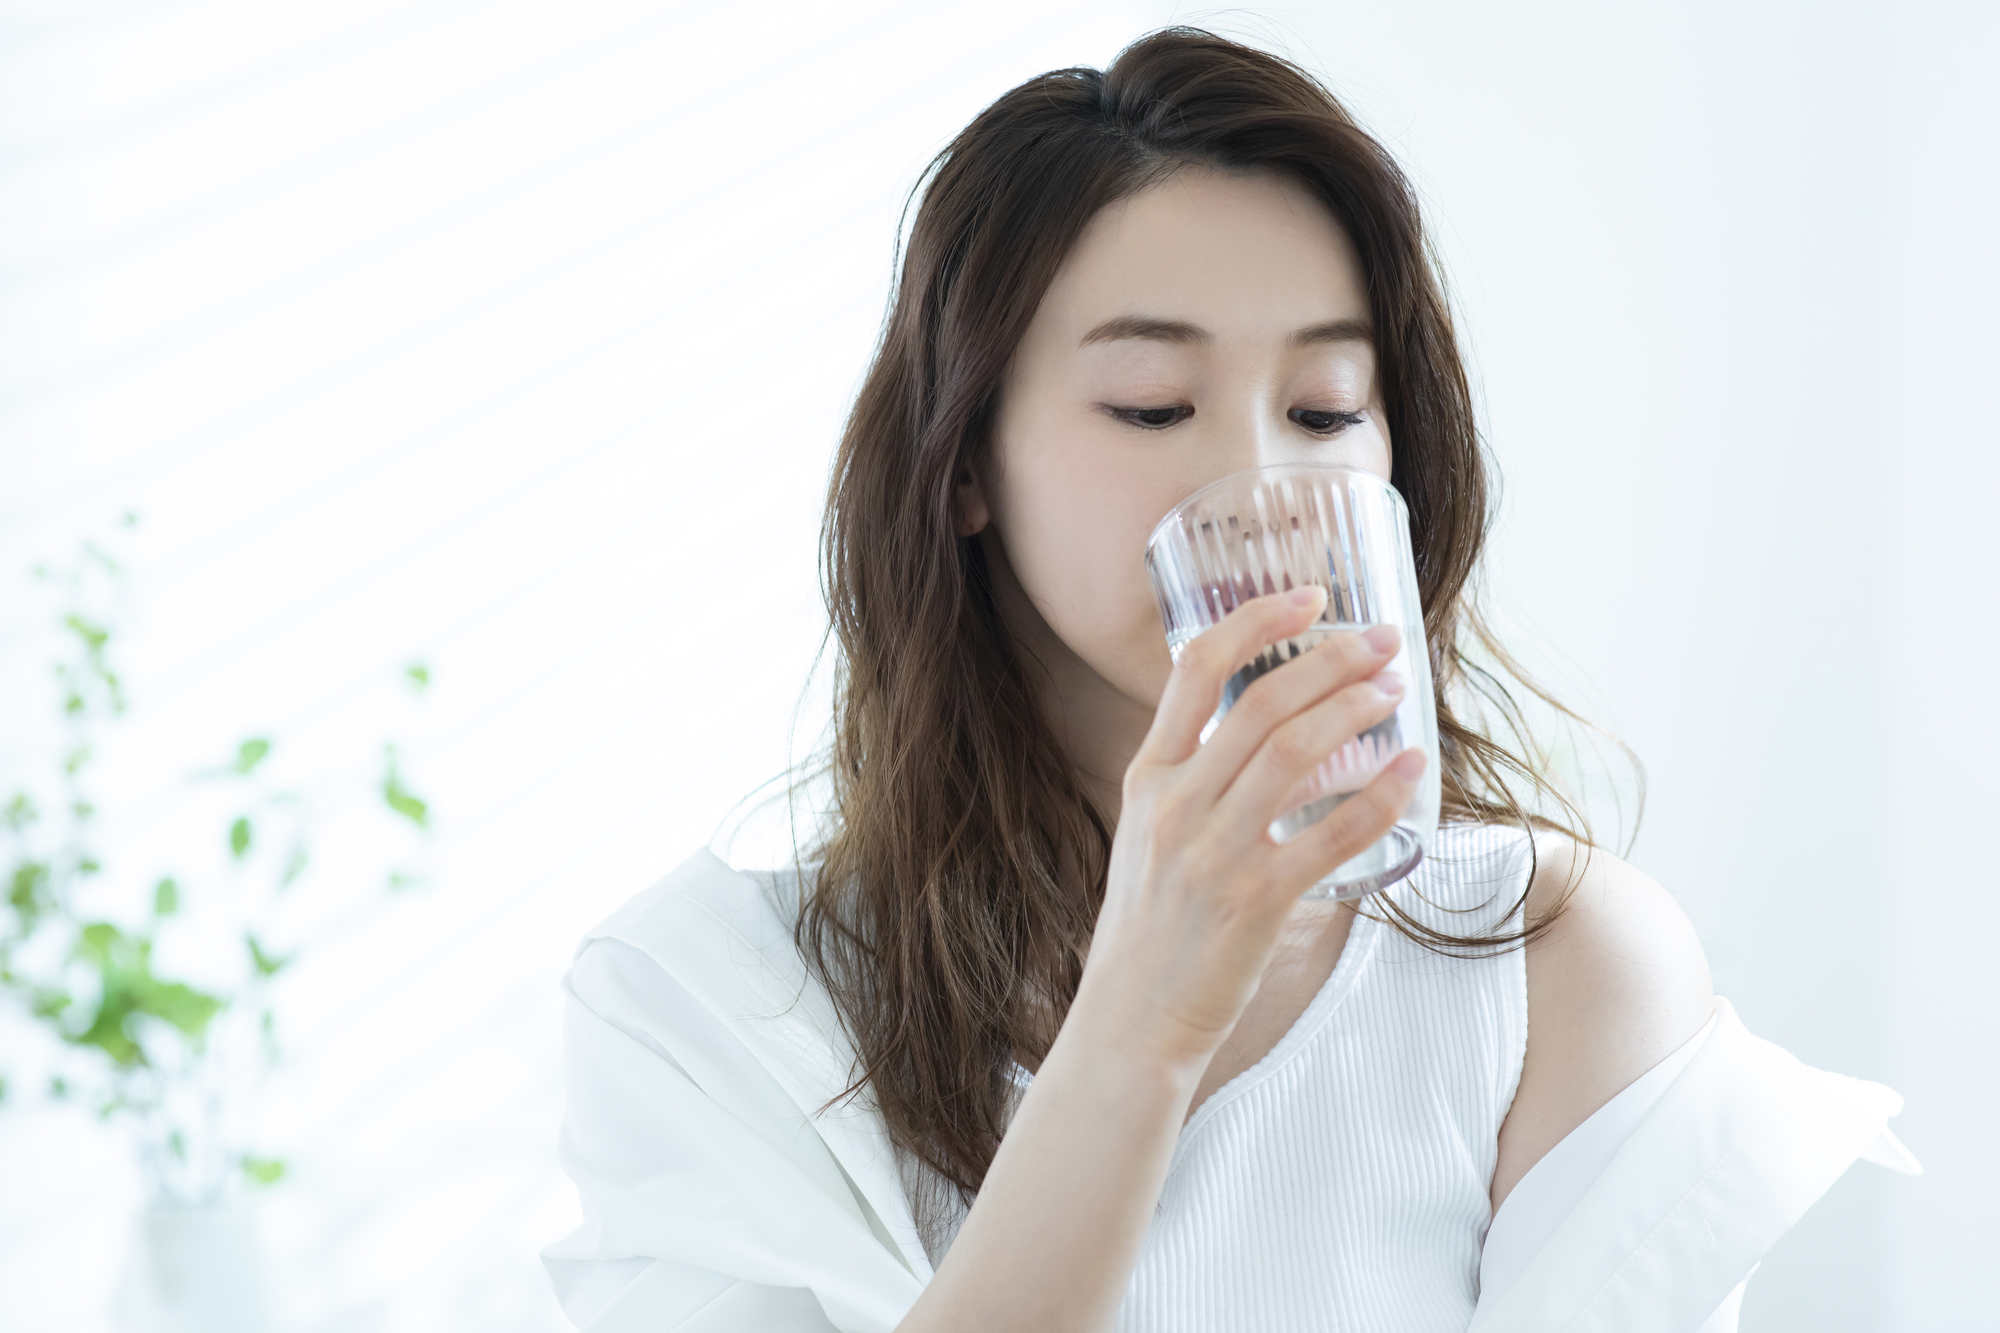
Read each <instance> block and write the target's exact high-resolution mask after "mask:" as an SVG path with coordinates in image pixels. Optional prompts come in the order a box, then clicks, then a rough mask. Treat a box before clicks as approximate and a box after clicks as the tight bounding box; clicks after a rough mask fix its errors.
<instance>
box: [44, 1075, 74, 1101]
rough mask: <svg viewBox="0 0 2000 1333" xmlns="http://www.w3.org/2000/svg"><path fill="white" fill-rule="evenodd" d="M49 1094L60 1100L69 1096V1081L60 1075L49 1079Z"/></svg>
mask: <svg viewBox="0 0 2000 1333" xmlns="http://www.w3.org/2000/svg"><path fill="white" fill-rule="evenodd" d="M49 1096H51V1097H53V1098H55V1099H56V1100H57V1101H62V1100H63V1099H64V1098H66V1097H68V1096H69V1083H68V1081H67V1080H65V1079H64V1078H63V1077H62V1076H61V1075H57V1076H56V1077H55V1078H52V1079H50V1080H49Z"/></svg>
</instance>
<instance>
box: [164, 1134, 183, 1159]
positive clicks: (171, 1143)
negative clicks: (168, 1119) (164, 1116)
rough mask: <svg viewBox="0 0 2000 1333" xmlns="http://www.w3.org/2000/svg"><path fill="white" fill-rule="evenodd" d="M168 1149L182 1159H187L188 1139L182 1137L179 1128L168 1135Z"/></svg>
mask: <svg viewBox="0 0 2000 1333" xmlns="http://www.w3.org/2000/svg"><path fill="white" fill-rule="evenodd" d="M167 1151H168V1152H170V1153H172V1154H173V1155H174V1156H175V1157H176V1158H177V1159H179V1160H180V1161H183V1162H185V1161H186V1160H187V1140H186V1139H184V1138H182V1137H181V1132H180V1131H179V1130H178V1129H177V1130H175V1131H174V1132H173V1133H171V1134H169V1135H167Z"/></svg>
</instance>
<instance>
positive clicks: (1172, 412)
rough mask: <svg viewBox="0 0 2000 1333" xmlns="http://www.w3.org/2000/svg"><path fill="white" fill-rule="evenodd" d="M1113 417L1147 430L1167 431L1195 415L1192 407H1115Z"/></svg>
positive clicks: (1112, 410)
mask: <svg viewBox="0 0 2000 1333" xmlns="http://www.w3.org/2000/svg"><path fill="white" fill-rule="evenodd" d="M1111 415H1112V416H1115V417H1117V418H1118V419H1119V420H1120V421H1123V422H1127V423H1129V424H1131V425H1134V426H1144V427H1145V428H1146V429H1147V430H1165V429H1166V428H1167V427H1168V426H1173V425H1178V424H1179V423H1181V422H1183V421H1186V420H1187V419H1188V418H1189V417H1191V416H1193V415H1194V409H1193V408H1192V407H1114V408H1112V409H1111Z"/></svg>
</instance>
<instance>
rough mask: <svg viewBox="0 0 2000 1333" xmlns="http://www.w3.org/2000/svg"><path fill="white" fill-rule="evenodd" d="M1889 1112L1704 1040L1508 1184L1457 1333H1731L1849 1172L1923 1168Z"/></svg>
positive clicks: (1719, 1009)
mask: <svg viewBox="0 0 2000 1333" xmlns="http://www.w3.org/2000/svg"><path fill="white" fill-rule="evenodd" d="M1902 1105H1903V1101H1902V1098H1901V1097H1900V1096H1898V1095H1897V1094H1896V1093H1895V1092H1894V1091H1893V1090H1892V1089H1889V1088H1886V1087H1884V1086H1882V1085H1881V1084H1879V1083H1870V1082H1866V1081H1864V1080H1861V1079H1854V1078H1848V1077H1845V1076H1843V1075H1840V1074H1830V1073H1827V1072H1826V1071H1824V1070H1820V1069H1814V1068H1812V1067H1810V1066H1808V1065H1805V1064H1802V1063H1801V1062H1800V1061H1799V1060H1797V1059H1796V1058H1795V1057H1793V1056H1792V1055H1791V1054H1790V1053H1789V1052H1787V1051H1785V1050H1784V1049H1782V1048H1781V1047H1778V1046H1776V1045H1774V1044H1772V1043H1771V1042H1768V1041H1764V1040H1762V1039H1761V1038H1758V1037H1755V1036H1752V1035H1751V1034H1750V1032H1749V1031H1748V1030H1747V1029H1746V1028H1745V1027H1744V1026H1743V1024H1742V1021H1741V1020H1740V1019H1738V1018H1737V1016H1736V1011H1735V1009H1734V1008H1733V1007H1731V1005H1730V1004H1729V1002H1728V1001H1727V1000H1725V999H1722V998H1721V997H1717V999H1716V1012H1715V1014H1714V1016H1713V1018H1712V1019H1711V1020H1710V1022H1709V1024H1708V1026H1707V1027H1706V1028H1704V1029H1703V1031H1702V1032H1701V1033H1698V1034H1697V1035H1696V1036H1695V1037H1694V1038H1693V1039H1691V1040H1690V1041H1689V1042H1688V1044H1687V1045H1686V1046H1684V1047H1683V1048H1682V1049H1681V1050H1679V1051H1676V1052H1675V1053H1674V1055H1672V1056H1669V1057H1668V1058H1667V1059H1666V1060H1665V1061H1662V1062H1661V1064H1660V1066H1657V1067H1656V1068H1655V1069H1654V1070H1652V1071H1651V1072H1649V1073H1648V1074H1647V1075H1645V1076H1644V1077H1642V1078H1641V1079H1640V1080H1638V1081H1637V1082H1635V1083H1634V1084H1633V1085H1632V1087H1630V1088H1627V1089H1626V1090H1625V1091H1624V1092H1622V1093H1620V1094H1619V1095H1618V1096H1617V1097H1615V1098H1613V1099H1612V1100H1611V1101H1610V1102H1609V1103H1607V1104H1606V1105H1605V1106H1604V1107H1603V1108H1601V1109H1600V1110H1599V1111H1598V1112H1597V1113H1596V1114H1595V1115H1593V1116H1592V1117H1591V1118H1590V1119H1589V1120H1586V1121H1585V1122H1584V1123H1583V1124H1582V1125H1580V1126H1578V1128H1577V1129H1576V1130H1575V1131H1574V1132H1573V1133H1572V1134H1571V1135H1570V1136H1569V1137H1567V1138H1565V1139H1564V1140H1563V1141H1562V1142H1561V1143H1559V1144H1557V1145H1556V1147H1555V1148H1553V1149H1551V1150H1550V1152H1549V1153H1548V1155H1547V1156H1545V1157H1544V1158H1543V1159H1542V1160H1541V1161H1540V1162H1537V1163H1536V1164H1535V1166H1534V1167H1533V1168H1532V1169H1531V1170H1530V1171H1529V1172H1528V1174H1527V1175H1526V1176H1524V1177H1522V1179H1521V1182H1520V1184H1518V1185H1517V1186H1515V1188H1514V1190H1513V1192H1512V1193H1510V1194H1509V1195H1508V1196H1507V1198H1506V1200H1505V1202H1503V1203H1502V1204H1501V1206H1500V1210H1499V1212H1498V1213H1496V1214H1495V1216H1494V1218H1493V1223H1492V1225H1491V1226H1490V1227H1489V1228H1488V1231H1487V1236H1486V1242H1485V1249H1484V1252H1483V1255H1482V1259H1481V1263H1480V1296H1479V1304H1478V1307H1477V1309H1476V1310H1475V1312H1474V1314H1473V1319H1472V1323H1471V1324H1470V1325H1469V1326H1468V1333H1550V1331H1551V1330H1565V1331H1566V1333H1734V1329H1735V1327H1736V1306H1737V1303H1738V1302H1740V1300H1741V1298H1742V1292H1743V1284H1744V1283H1745V1282H1746V1281H1747V1280H1748V1277H1749V1275H1750V1273H1751V1271H1752V1270H1753V1269H1754V1268H1755V1267H1756V1266H1757V1265H1758V1264H1759V1263H1760V1262H1762V1260H1763V1257H1764V1255H1765V1253H1766V1252H1767V1251H1769V1249H1770V1248H1771V1246H1772V1245H1773V1244H1774V1243H1775V1242H1776V1241H1777V1239H1778V1237H1780V1236H1782V1235H1783V1234H1784V1233H1785V1232H1786V1231H1787V1230H1789V1229H1790V1228H1791V1226H1792V1225H1793V1223H1795V1222H1797V1221H1798V1219H1799V1218H1800V1216H1802V1215H1803V1214H1804V1213H1805V1211H1806V1209H1807V1208H1809V1207H1811V1206H1812V1205H1813V1203H1814V1202H1816V1201H1817V1200H1818V1199H1819V1197H1820V1196H1821V1195H1822V1194H1824V1193H1825V1192H1826V1191H1827V1190H1828V1189H1829V1188H1830V1187H1831V1186H1832V1184H1833V1182H1834V1181H1835V1180H1837V1179H1839V1178H1840V1176H1841V1174H1842V1173H1843V1172H1844V1171H1846V1170H1847V1168H1848V1167H1849V1166H1850V1165H1852V1164H1853V1162H1854V1160H1855V1159H1856V1158H1857V1157H1862V1158H1866V1159H1868V1160H1870V1161H1874V1162H1877V1163H1879V1164H1881V1165H1884V1166H1888V1167H1890V1168H1892V1169H1894V1170H1899V1171H1903V1172H1906V1173H1909V1174H1915V1173H1916V1172H1917V1171H1919V1170H1920V1169H1921V1168H1920V1167H1918V1165H1917V1162H1916V1159H1915V1158H1914V1157H1912V1156H1911V1155H1910V1153H1909V1151H1908V1149H1906V1148H1904V1147H1903V1145H1902V1144H1901V1143H1900V1142H1899V1141H1898V1140H1897V1139H1896V1137H1895V1135H1894V1134H1892V1133H1890V1131H1889V1129H1888V1123H1887V1122H1888V1120H1889V1118H1890V1117H1891V1116H1894V1115H1895V1114H1897V1112H1899V1111H1900V1110H1901V1109H1902Z"/></svg>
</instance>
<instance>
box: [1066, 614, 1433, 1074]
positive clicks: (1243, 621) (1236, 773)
mask: <svg viewBox="0 0 2000 1333" xmlns="http://www.w3.org/2000/svg"><path fill="white" fill-rule="evenodd" d="M1325 604H1326V592H1325V590H1324V589H1322V588H1318V587H1312V586H1309V587H1306V588H1301V589H1295V590H1293V591H1291V592H1287V593H1273V594H1271V595H1269V596H1265V597H1259V598H1256V599H1254V600H1252V601H1248V602H1245V603H1243V604H1242V605H1241V606H1238V607H1237V608H1236V609H1235V610H1234V611H1232V612H1231V613H1230V614H1229V615H1228V616H1227V617H1225V618H1224V619H1223V620H1222V621H1221V623H1219V624H1217V625H1215V626H1213V627H1212V628H1210V629H1209V630H1207V631H1205V632H1204V633H1202V634H1201V635H1200V636H1198V637H1197V638H1195V639H1194V640H1193V641H1191V642H1190V643H1189V644H1188V645H1187V647H1186V648H1185V649H1183V650H1182V652H1181V655H1180V660H1179V661H1178V662H1177V663H1176V664H1175V666H1174V670H1173V674H1172V676H1171V677H1170V678H1169V679H1168V681H1167V687H1166V691H1165V693H1164V694H1163V695H1162V696H1161V699H1160V704H1159V708H1158V710H1157V711H1156V713H1155V714H1154V718H1153V725H1152V728H1151V730H1150V731H1149V732H1148V733H1147V736H1146V739H1145V741H1144V743H1143V744H1141V746H1140V747H1139V752H1138V754H1137V755H1136V756H1134V758H1133V760H1132V763H1131V766H1130V767H1129V768H1127V769H1126V771H1125V781H1124V803H1123V807H1122V810H1121V813H1120V816H1119V821H1118V831H1117V834H1116V836H1115V837H1114V839H1113V841H1112V846H1111V863H1110V868H1109V880H1108V883H1107V884H1106V887H1105V897H1104V908H1103V911H1102V913H1101V914H1100V915H1099V917H1098V923H1097V927H1096V931H1095V934H1094V936H1093V938H1092V942H1091V948H1090V958H1089V961H1088V963H1087V964H1086V966H1085V969H1084V975H1083V979H1082V983H1081V986H1080V988H1079V992H1078V995H1077V1000H1076V1007H1075V1008H1073V1009H1072V1011H1071V1015H1072V1017H1073V1018H1079V1019H1082V1018H1085V1017H1086V1016H1087V1021H1089V1022H1091V1023H1093V1024H1097V1025H1101V1027H1100V1028H1099V1033H1098V1035H1099V1036H1101V1037H1102V1038H1104V1039H1106V1040H1114V1041H1116V1042H1118V1043H1120V1044H1121V1045H1127V1046H1128V1049H1129V1043H1134V1042H1137V1043H1140V1044H1141V1048H1142V1049H1144V1050H1147V1051H1150V1052H1151V1053H1152V1054H1153V1055H1155V1056H1157V1057H1159V1058H1162V1059H1164V1060H1166V1061H1167V1062H1169V1063H1170V1064H1175V1065H1181V1064H1194V1065H1200V1066H1206V1064H1207V1062H1208V1060H1209V1057H1210V1056H1212V1055H1213V1054H1214V1052H1215V1050H1216V1048H1217V1047H1218V1046H1220V1045H1221V1043H1222V1041H1223V1040H1224V1038H1226V1037H1227V1036H1228V1035H1229V1031H1230V1029H1231V1028H1233V1027H1234V1026H1235V1024H1236V1020H1237V1018H1238V1017H1239V1016H1240V1015H1241V1014H1242V1013H1243V1010H1244V1008H1245V1007H1246V1006H1247V1005H1248V1004H1249V1002H1250V998H1251V996H1252V995H1253V994H1255V992H1256V990H1257V985H1258V982H1259V980H1260V979H1261V978H1262V976H1263V974H1264V969H1265V966H1266V965H1267V964H1268V963H1269V961H1270V958H1271V954H1272V951H1273V950H1274V948H1275V947H1276V944H1277V939H1278V935H1279V931H1280V928H1281V927H1282V925H1283V923H1284V920H1285V917H1286V915H1287V914H1288V913H1289V912H1290V910H1291V908H1292V905H1293V904H1294V903H1295V902H1297V901H1298V898H1299V896H1300V895H1301V894H1302V893H1304V892H1305V890H1306V889H1307V888H1309V887H1310V886H1311V885H1312V884H1314V883H1315V882H1317V881H1318V880H1320V879H1322V878H1323V877H1325V876H1326V875H1327V874H1329V873H1331V872H1332V871H1333V870H1334V869H1335V868H1336V867H1338V866H1339V865H1341V864H1342V863H1343V862H1345V861H1347V860H1349V859H1350V858H1352V857H1353V856H1355V855H1356V854H1357V853H1359V852H1361V851H1362V850H1363V849H1364V848H1366V847H1367V846H1368V845H1369V844H1370V843H1373V842H1374V841H1375V840H1376V839H1377V838H1380V837H1381V836H1382V835H1383V834H1385V833H1387V832H1388V831H1389V829H1390V828H1391V827H1392V826H1393V825H1394V824H1395V822H1396V819H1397V817H1398V816H1400V815H1401V814H1402V812H1403V811H1404V809H1405V808H1407V807H1408V805H1409V803H1410V799H1411V797H1412V796H1413V795H1414V794H1415V792H1416V784H1417V778H1418V777H1419V776H1420V775H1421V774H1422V772H1423V767H1424V753H1423V751H1421V750H1418V749H1410V750H1406V751H1405V752H1404V753H1403V754H1402V755H1400V756H1398V757H1397V758H1396V760H1395V761H1394V762H1392V763H1390V764H1389V765H1388V766H1387V767H1385V768H1384V769H1383V770H1382V771H1381V772H1380V773H1378V774H1376V776H1375V777H1374V779H1373V780H1372V781H1371V782H1370V783H1369V784H1368V785H1367V786H1366V787H1364V788H1363V789H1362V790H1361V791H1359V792H1357V793H1355V794H1354V795H1353V796H1352V797H1350V798H1349V799H1348V800H1346V801H1344V802H1342V803H1341V804H1340V805H1339V806H1337V807H1335V809H1334V810H1333V811H1332V813H1330V814H1328V815H1327V816H1326V817H1325V818H1324V819H1322V820H1320V821H1319V822H1317V823H1315V824H1313V825H1310V826H1309V827H1307V828H1306V829H1305V830H1304V831H1303V832H1301V833H1299V834H1298V835H1296V836H1295V837H1293V838H1292V839H1291V840H1290V841H1289V842H1286V843H1284V844H1279V843H1277V842H1274V841H1273V840H1272V839H1271V837H1270V835H1269V833H1268V831H1267V829H1268V826H1269V825H1270V823H1271V821H1272V820H1273V819H1275V818H1277V816H1278V815H1279V814H1280V813H1282V805H1281V803H1282V802H1283V801H1284V800H1285V798H1286V796H1287V794H1288V793H1291V792H1293V791H1294V789H1295V788H1296V787H1297V786H1298V784H1299V783H1300V781H1301V780H1302V779H1303V778H1305V777H1306V775H1308V774H1309V773H1311V772H1312V770H1313V769H1315V768H1316V767H1318V766H1319V764H1320V763H1321V762H1322V761H1323V760H1325V758H1326V757H1327V755H1329V754H1331V753H1332V752H1333V751H1335V750H1337V749H1338V748H1340V747H1341V746H1342V745H1344V744H1346V743H1347V742H1348V741H1349V740H1351V739H1352V738H1353V737H1355V736H1356V735H1358V734H1359V733H1360V732H1361V731H1363V730H1365V729H1366V728H1368V727H1370V726H1372V725H1374V724H1375V723H1377V722H1379V721H1381V720H1382V719H1383V718H1385V717H1387V716H1388V715H1389V714H1390V713H1391V712H1392V711H1394V709H1395V707H1396V704H1397V702H1398V700H1399V699H1400V698H1401V696H1402V693H1403V689H1404V684H1403V682H1401V681H1400V680H1397V679H1395V678H1393V677H1390V676H1387V675H1379V674H1378V673H1379V672H1381V670H1382V668H1383V666H1384V665H1386V664H1387V663H1388V661H1389V660H1390V659H1391V658H1392V657H1394V656H1395V654H1396V650H1397V648H1398V647H1399V645H1400V644H1401V642H1402V636H1401V635H1400V633H1398V631H1397V630H1396V629H1394V628H1393V627H1390V626H1377V627H1375V628H1373V629H1370V630H1368V631H1366V632H1365V633H1342V634H1333V635H1329V636H1328V637H1327V638H1326V639H1325V640H1324V641H1322V642H1321V643H1320V644H1318V645H1317V646H1315V647H1314V648H1313V649H1311V650H1310V651H1308V652H1306V653H1304V654H1303V655H1301V656H1299V657H1297V658H1295V659H1293V660H1291V661H1289V662H1287V663H1285V664H1284V666H1283V668H1282V669H1281V670H1274V671H1270V672H1267V673H1266V674H1264V675H1263V676H1261V677H1259V678H1258V679H1257V680H1256V681H1254V682H1253V683H1252V684H1251V685H1250V687H1249V688H1248V689H1247V690H1245V691H1244V692H1243V695H1242V697H1240V698H1239V699H1237V701H1236V702H1235V704H1234V705H1232V706H1231V708H1230V709H1229V712H1228V713H1227V714H1226V715H1225V716H1224V717H1223V719H1222V721H1221V723H1220V724H1219V725H1218V726H1217V727H1216V729H1215V731H1214V734H1213V735H1211V736H1210V738H1209V740H1208V742H1207V743H1206V744H1202V743H1201V741H1200V734H1201V729H1202V727H1203V726H1204V725H1205V724H1206V722H1207V721H1208V719H1209V717H1210V716H1212V715H1213V714H1214V712H1215V708H1216V704H1217V703H1218V701H1219V700H1220V699H1221V696H1222V689H1223V685H1224V684H1225V682H1226V681H1227V680H1228V679H1229V677H1230V676H1231V675H1233V674H1234V673H1235V672H1236V671H1237V670H1239V669H1240V668H1241V667H1243V666H1244V665H1245V664H1247V663H1248V662H1250V661H1251V660H1252V659H1253V658H1255V657H1256V655H1257V654H1258V653H1259V652H1261V651H1262V650H1263V649H1264V648H1265V647H1266V646H1268V645H1270V644H1272V643H1277V642H1280V641H1282V640H1285V639H1288V638H1291V637H1292V636H1294V635H1296V634H1298V633H1299V632H1300V631H1302V630H1304V629H1305V628H1306V627H1307V626H1308V625H1310V624H1312V623H1313V622H1314V621H1315V620H1316V619H1317V618H1318V617H1319V614H1320V610H1321V608H1322V607H1324V606H1325ZM1086 997H1088V999H1086Z"/></svg>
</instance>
